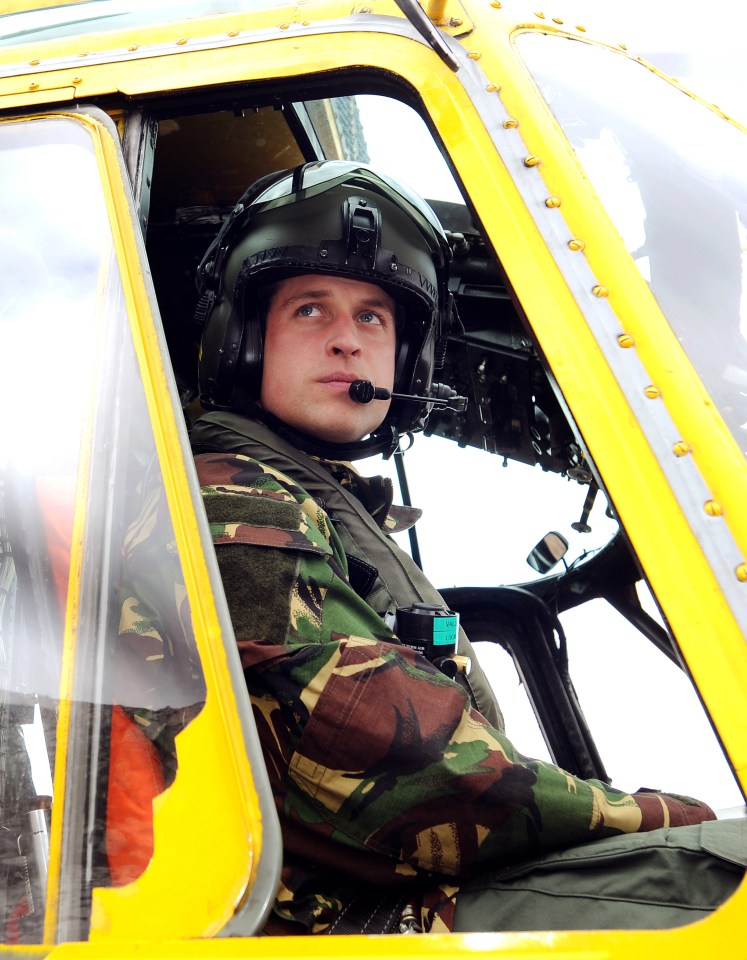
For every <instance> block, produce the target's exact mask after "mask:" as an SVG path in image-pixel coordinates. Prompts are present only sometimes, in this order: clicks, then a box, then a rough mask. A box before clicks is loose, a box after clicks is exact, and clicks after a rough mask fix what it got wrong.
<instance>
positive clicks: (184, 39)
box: [176, 37, 187, 47]
mask: <svg viewBox="0 0 747 960" xmlns="http://www.w3.org/2000/svg"><path fill="white" fill-rule="evenodd" d="M186 42H187V38H186V37H181V38H180V39H179V40H177V41H176V45H177V47H183V46H184V44H185V43H186Z"/></svg>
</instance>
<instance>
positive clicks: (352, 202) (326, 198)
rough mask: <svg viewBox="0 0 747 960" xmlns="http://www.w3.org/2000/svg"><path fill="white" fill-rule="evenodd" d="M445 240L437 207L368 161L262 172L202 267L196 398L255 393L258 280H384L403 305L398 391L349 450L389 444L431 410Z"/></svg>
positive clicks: (220, 401) (243, 403) (250, 397)
mask: <svg viewBox="0 0 747 960" xmlns="http://www.w3.org/2000/svg"><path fill="white" fill-rule="evenodd" d="M450 257H451V252H450V248H449V244H448V241H447V239H446V236H445V235H444V232H443V229H442V228H441V225H440V223H439V222H438V219H437V218H436V215H435V214H434V213H433V211H432V210H431V208H430V207H429V206H428V204H427V203H425V201H424V200H422V199H421V198H420V197H418V196H417V195H416V194H415V193H413V192H412V191H411V190H410V189H409V188H407V187H405V186H404V185H402V184H400V183H398V182H396V181H395V180H393V179H391V178H389V177H387V176H383V175H381V174H378V173H376V172H375V171H374V170H372V169H371V168H370V167H367V166H366V165H365V164H360V163H352V162H348V161H341V160H325V161H316V162H314V163H306V164H303V165H302V166H300V167H297V168H296V169H295V170H290V171H289V170H284V171H280V172H279V173H275V174H271V175H270V176H269V177H264V178H263V179H261V180H259V181H257V183H255V184H253V185H252V186H251V187H250V188H249V189H248V190H247V191H246V193H245V194H244V195H243V196H242V197H241V199H240V200H239V201H238V203H237V204H236V206H235V207H234V209H233V211H232V212H231V214H230V215H229V217H228V219H227V220H226V222H225V223H224V225H223V227H222V228H221V230H220V232H219V234H218V236H217V237H216V238H215V240H214V241H213V243H212V244H211V245H210V247H209V248H208V250H207V252H206V254H205V256H204V257H203V259H202V262H201V263H200V266H199V268H198V272H197V287H198V290H199V293H200V303H199V306H198V312H199V313H200V314H201V316H202V317H204V328H203V335H202V344H201V348H200V365H199V389H200V397H201V400H202V402H203V404H205V405H206V406H208V407H228V408H235V409H240V410H241V409H243V410H246V409H247V408H248V407H250V406H251V404H252V401H256V400H257V399H258V398H259V395H260V387H261V383H262V342H263V332H264V330H263V326H264V315H263V314H264V309H263V303H262V291H263V290H265V291H266V290H267V287H268V285H270V284H273V283H276V282H277V281H279V280H283V279H285V278H287V277H291V276H298V275H301V274H306V273H323V274H324V273H326V274H333V275H335V276H343V277H350V278H353V279H358V280H364V281H366V282H368V283H375V284H378V285H379V286H381V287H382V288H383V289H384V290H386V292H387V293H388V294H389V295H390V296H391V297H392V298H393V299H394V300H395V302H396V303H397V304H398V307H399V308H400V311H401V316H400V318H399V322H398V333H397V358H396V365H395V377H394V392H396V393H406V394H416V395H417V396H418V398H420V397H422V398H423V399H422V400H421V399H416V400H393V401H392V404H391V407H390V410H389V413H388V415H387V417H386V419H385V421H384V423H383V424H382V426H381V427H379V428H378V430H377V431H376V432H375V433H374V435H373V436H372V437H370V438H368V440H364V441H360V443H359V444H356V445H354V449H353V448H351V447H350V446H349V445H348V447H346V449H345V451H344V457H345V458H346V459H351V458H352V457H355V456H363V455H367V454H368V453H372V452H376V451H381V452H384V453H385V454H388V453H390V452H391V451H392V450H393V449H394V448H395V446H396V443H397V441H398V439H399V437H400V436H401V435H403V434H405V433H409V432H412V431H415V430H420V429H422V427H423V426H424V424H425V421H426V419H427V416H428V412H429V409H430V407H429V404H428V399H427V398H428V394H429V391H430V388H431V383H432V379H433V370H434V365H435V357H436V352H437V346H438V345H440V344H443V345H444V346H445V341H446V335H447V332H448V327H449V325H450V322H451V296H450V294H449V291H448V262H449V260H450Z"/></svg>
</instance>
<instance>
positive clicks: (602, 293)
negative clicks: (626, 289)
mask: <svg viewBox="0 0 747 960" xmlns="http://www.w3.org/2000/svg"><path fill="white" fill-rule="evenodd" d="M591 292H592V293H593V294H594V296H595V297H599V299H600V300H606V298H607V297H608V296H609V295H610V292H609V290H608V289H607V287H603V286H602V285H601V284H600V283H598V284H597V285H596V286H595V287H592V288H591Z"/></svg>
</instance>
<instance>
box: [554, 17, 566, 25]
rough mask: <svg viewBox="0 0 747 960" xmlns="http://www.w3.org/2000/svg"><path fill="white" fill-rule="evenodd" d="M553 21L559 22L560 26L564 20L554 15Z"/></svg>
mask: <svg viewBox="0 0 747 960" xmlns="http://www.w3.org/2000/svg"><path fill="white" fill-rule="evenodd" d="M552 22H553V23H557V25H558V26H559V27H560V26H562V25H563V21H562V20H561V19H560V17H553V18H552Z"/></svg>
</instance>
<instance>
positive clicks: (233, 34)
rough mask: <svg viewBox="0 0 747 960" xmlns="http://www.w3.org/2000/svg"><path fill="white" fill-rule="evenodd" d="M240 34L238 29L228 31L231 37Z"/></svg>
mask: <svg viewBox="0 0 747 960" xmlns="http://www.w3.org/2000/svg"><path fill="white" fill-rule="evenodd" d="M238 35H239V31H238V30H229V31H228V36H229V37H238Z"/></svg>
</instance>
